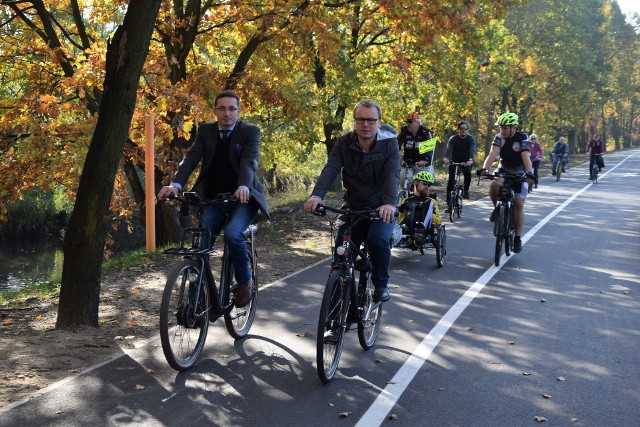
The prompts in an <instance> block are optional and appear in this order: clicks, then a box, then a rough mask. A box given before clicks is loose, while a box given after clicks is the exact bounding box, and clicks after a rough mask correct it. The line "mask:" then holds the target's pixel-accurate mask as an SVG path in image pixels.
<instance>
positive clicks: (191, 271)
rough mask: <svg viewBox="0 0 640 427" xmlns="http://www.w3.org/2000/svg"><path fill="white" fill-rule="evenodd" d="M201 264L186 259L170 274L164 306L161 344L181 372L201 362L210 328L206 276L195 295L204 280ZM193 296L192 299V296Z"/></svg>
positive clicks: (168, 358)
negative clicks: (199, 357) (196, 302)
mask: <svg viewBox="0 0 640 427" xmlns="http://www.w3.org/2000/svg"><path fill="white" fill-rule="evenodd" d="M201 274H202V272H201V271H200V263H199V262H198V261H196V260H192V259H184V260H182V261H181V262H180V263H178V264H177V265H176V266H175V267H174V268H173V269H172V270H171V271H170V272H169V274H168V275H167V284H166V285H165V288H164V292H163V294H162V303H161V304H160V341H161V342H162V351H163V352H164V356H165V358H166V359H167V362H169V365H171V367H172V368H173V369H175V370H177V371H185V370H187V369H189V368H191V367H192V366H193V365H194V364H195V363H196V360H197V359H198V356H199V355H200V352H201V351H202V348H203V347H204V342H205V340H206V339H207V330H208V329H209V285H208V284H207V282H206V277H204V278H203V281H202V284H203V286H202V287H201V289H200V298H199V303H198V304H195V301H193V300H194V299H195V294H196V293H197V292H196V291H197V285H198V282H199V279H200V275H201ZM190 296H191V297H190Z"/></svg>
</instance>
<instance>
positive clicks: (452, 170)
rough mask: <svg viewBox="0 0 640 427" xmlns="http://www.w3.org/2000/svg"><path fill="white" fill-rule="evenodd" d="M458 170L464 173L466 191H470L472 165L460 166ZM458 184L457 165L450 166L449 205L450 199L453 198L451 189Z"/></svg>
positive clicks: (448, 183)
mask: <svg viewBox="0 0 640 427" xmlns="http://www.w3.org/2000/svg"><path fill="white" fill-rule="evenodd" d="M458 171H460V172H461V173H462V174H463V175H464V192H465V193H468V192H469V186H471V166H458ZM455 184H456V167H455V166H453V165H450V166H449V181H448V182H447V205H449V199H450V198H451V191H453V186H454V185H455Z"/></svg>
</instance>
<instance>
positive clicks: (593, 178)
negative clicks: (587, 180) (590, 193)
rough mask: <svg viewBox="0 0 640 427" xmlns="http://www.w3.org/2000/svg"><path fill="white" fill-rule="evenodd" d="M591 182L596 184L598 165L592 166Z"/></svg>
mask: <svg viewBox="0 0 640 427" xmlns="http://www.w3.org/2000/svg"><path fill="white" fill-rule="evenodd" d="M591 182H593V183H594V184H596V183H597V182H598V165H597V164H596V165H594V166H593V169H591Z"/></svg>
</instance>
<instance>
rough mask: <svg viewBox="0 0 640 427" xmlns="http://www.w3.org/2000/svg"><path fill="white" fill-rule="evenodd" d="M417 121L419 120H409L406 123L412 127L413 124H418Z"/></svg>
mask: <svg viewBox="0 0 640 427" xmlns="http://www.w3.org/2000/svg"><path fill="white" fill-rule="evenodd" d="M416 121H417V120H412V119H407V120H406V122H407V124H408V125H410V124H411V123H413V122H416Z"/></svg>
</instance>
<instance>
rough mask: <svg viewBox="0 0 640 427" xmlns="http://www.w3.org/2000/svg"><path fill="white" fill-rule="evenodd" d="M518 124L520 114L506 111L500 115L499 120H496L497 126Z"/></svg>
mask: <svg viewBox="0 0 640 427" xmlns="http://www.w3.org/2000/svg"><path fill="white" fill-rule="evenodd" d="M517 125H518V115H517V114H515V113H504V114H503V115H501V116H500V117H498V121H497V122H496V126H517Z"/></svg>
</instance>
